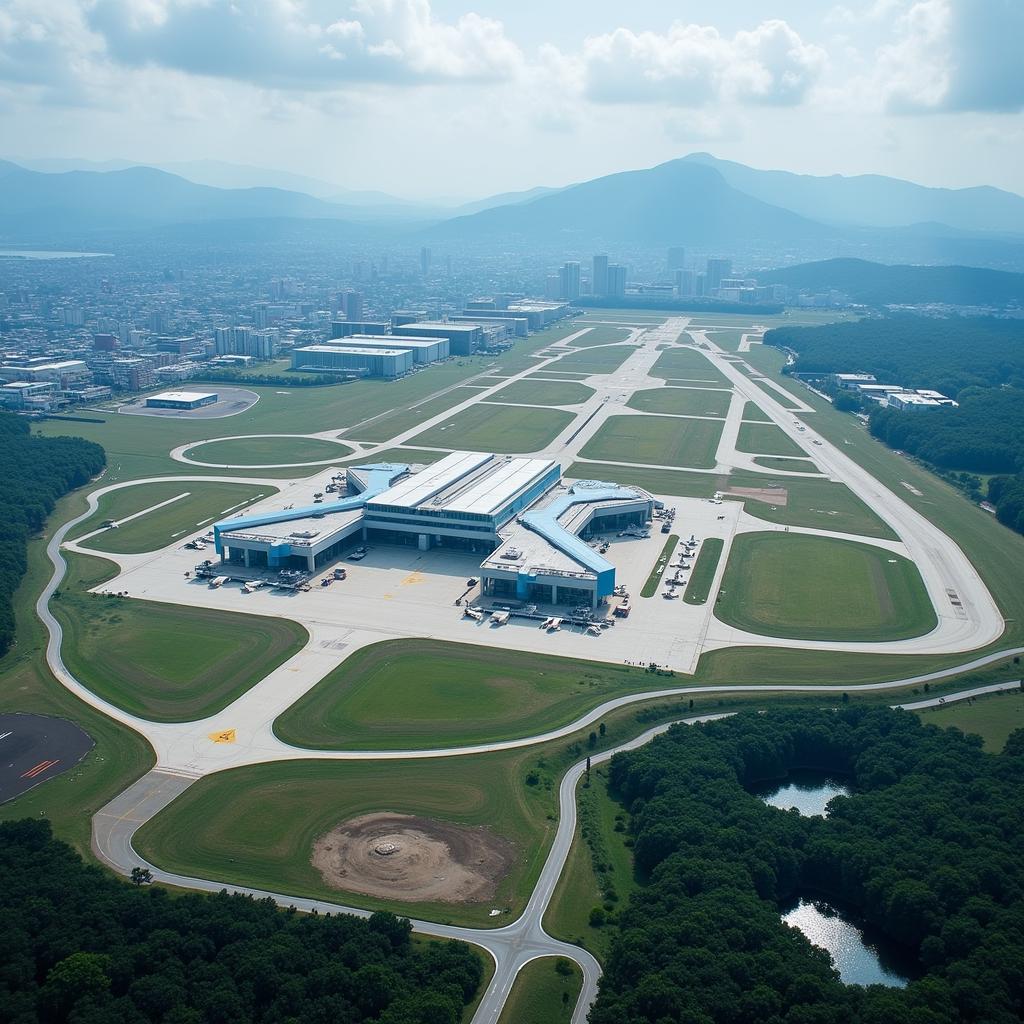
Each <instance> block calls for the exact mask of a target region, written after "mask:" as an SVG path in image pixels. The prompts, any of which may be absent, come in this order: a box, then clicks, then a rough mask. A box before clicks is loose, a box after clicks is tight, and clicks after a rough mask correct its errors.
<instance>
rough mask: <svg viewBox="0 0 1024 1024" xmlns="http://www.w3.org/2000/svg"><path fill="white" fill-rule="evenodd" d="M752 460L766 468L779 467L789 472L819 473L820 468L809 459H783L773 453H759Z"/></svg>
mask: <svg viewBox="0 0 1024 1024" xmlns="http://www.w3.org/2000/svg"><path fill="white" fill-rule="evenodd" d="M754 462H755V464H756V465H758V466H764V468H765V469H768V470H776V469H781V470H785V471H786V472H789V473H820V472H821V470H820V469H818V467H817V466H816V465H815V464H814V463H813V462H812V461H811V460H810V459H785V458H778V457H777V456H775V455H759V456H758V457H757V458H756V459H754Z"/></svg>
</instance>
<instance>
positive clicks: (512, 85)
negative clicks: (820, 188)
mask: <svg viewBox="0 0 1024 1024" xmlns="http://www.w3.org/2000/svg"><path fill="white" fill-rule="evenodd" d="M1022 40H1024V0H846V2H845V3H842V4H835V3H832V2H830V0H718V2H717V3H712V2H710V0H705V2H701V3H694V2H689V0H629V2H624V0H614V2H613V0H543V2H542V0H502V2H499V0H0V155H6V156H24V157H35V158H38V157H86V158H90V159H94V160H104V159H112V158H125V159H131V160H137V161H140V162H145V161H151V162H158V161H164V162H166V161H172V160H194V159H219V160H229V161H232V162H236V163H247V164H255V165H260V166H268V167H280V168H283V169H286V170H291V171H297V172H301V173H304V174H309V175H312V176H314V177H318V178H325V179H327V180H329V181H334V182H337V183H339V184H341V185H344V186H347V187H352V188H376V189H383V190H385V191H389V192H394V193H398V194H402V195H409V196H460V197H470V196H474V197H475V196H482V195H486V194H489V193H493V192H499V191H505V190H510V189H521V188H528V187H531V186H533V185H561V184H566V183H568V182H572V181H579V180H582V179H585V178H592V177H596V176H598V175H600V174H606V173H609V172H611V171H617V170H624V169H628V168H634V167H642V166H650V165H652V164H655V163H659V162H661V161H663V160H669V159H672V158H673V157H676V156H682V155H684V154H686V153H689V152H693V151H696V150H707V151H710V152H712V153H715V154H716V155H718V156H721V157H726V158H729V159H734V160H739V161H742V162H744V163H748V164H751V165H753V166H756V167H773V168H785V169H788V170H794V171H803V172H809V173H814V174H830V173H841V174H858V173H865V172H877V173H882V174H891V175H896V176H899V177H905V178H910V179H913V180H916V181H920V182H923V183H925V184H932V185H951V186H962V185H976V184H992V185H998V186H1000V187H1003V188H1009V189H1012V190H1014V191H1017V192H1021V193H1024V116H1022V110H1024V66H1022V61H1021V46H1022Z"/></svg>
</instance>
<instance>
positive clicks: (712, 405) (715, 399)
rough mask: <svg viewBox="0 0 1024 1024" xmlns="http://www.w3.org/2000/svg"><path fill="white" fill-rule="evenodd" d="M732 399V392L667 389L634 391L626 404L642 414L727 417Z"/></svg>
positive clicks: (700, 389)
mask: <svg viewBox="0 0 1024 1024" xmlns="http://www.w3.org/2000/svg"><path fill="white" fill-rule="evenodd" d="M731 398H732V392H731V391H714V390H707V389H702V388H670V387H665V388H650V389H649V390H647V391H634V392H633V395H632V397H631V398H630V400H629V401H628V402H627V403H626V404H627V405H628V406H629V407H630V408H631V409H639V410H640V411H641V412H661V413H671V414H672V415H673V416H725V414H726V413H727V412H728V411H729V400H730V399H731Z"/></svg>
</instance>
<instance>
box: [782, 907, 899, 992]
mask: <svg viewBox="0 0 1024 1024" xmlns="http://www.w3.org/2000/svg"><path fill="white" fill-rule="evenodd" d="M782 920H783V921H785V922H786V924H788V925H792V926H793V927H794V928H799V929H800V931H802V932H803V933H804V935H806V936H807V938H808V939H809V940H810V941H811V942H812V943H813V944H814V945H815V946H818V947H820V948H821V949H824V950H825V951H826V952H827V953H828V954H829V956H831V957H832V963H833V964H835V968H836V970H837V971H838V972H839V977H840V978H841V979H842V980H843V981H844V982H845V983H846V984H847V985H888V986H889V987H890V988H903V987H904V986H905V985H906V984H907V982H908V981H909V980H910V979H911V978H912V977H914V976H915V975H916V973H917V971H916V964H915V962H914V960H913V958H912V957H910V956H908V955H907V954H906V952H905V951H903V950H900V949H899V948H898V947H895V946H894V944H893V943H891V942H889V941H887V940H886V939H885V937H884V936H878V935H873V934H872V933H871V932H870V931H869V930H865V929H863V928H860V927H858V926H857V925H855V924H853V923H852V922H851V921H849V920H847V918H845V917H843V915H842V914H840V913H839V912H838V911H836V910H835V909H834V908H833V907H831V906H830V905H829V904H828V903H825V902H824V901H822V900H813V901H812V900H806V899H801V900H798V901H797V902H796V903H794V904H790V905H789V906H788V907H783V909H782Z"/></svg>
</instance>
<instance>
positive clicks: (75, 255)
mask: <svg viewBox="0 0 1024 1024" xmlns="http://www.w3.org/2000/svg"><path fill="white" fill-rule="evenodd" d="M113 255H114V254H113V253H112V252H64V251H59V250H56V249H0V259H2V258H4V257H5V256H7V257H11V258H12V259H22V260H75V259H82V258H84V257H86V256H113Z"/></svg>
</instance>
